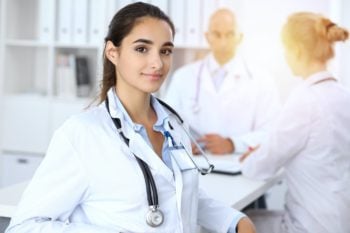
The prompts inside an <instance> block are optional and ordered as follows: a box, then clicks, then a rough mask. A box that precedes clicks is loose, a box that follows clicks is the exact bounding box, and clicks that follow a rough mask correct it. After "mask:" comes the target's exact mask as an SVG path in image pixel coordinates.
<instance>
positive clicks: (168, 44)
mask: <svg viewBox="0 0 350 233" xmlns="http://www.w3.org/2000/svg"><path fill="white" fill-rule="evenodd" d="M135 43H144V44H149V45H152V44H154V43H153V41H151V40H147V39H138V40H135V41H134V42H133V44H135ZM163 46H171V47H174V44H173V43H172V42H170V41H168V42H165V43H164V44H163Z"/></svg>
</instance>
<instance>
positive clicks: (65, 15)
mask: <svg viewBox="0 0 350 233" xmlns="http://www.w3.org/2000/svg"><path fill="white" fill-rule="evenodd" d="M73 2H74V1H71V0H60V1H58V20H57V21H58V32H57V41H58V42H60V43H71V41H72V13H73V12H72V9H73Z"/></svg>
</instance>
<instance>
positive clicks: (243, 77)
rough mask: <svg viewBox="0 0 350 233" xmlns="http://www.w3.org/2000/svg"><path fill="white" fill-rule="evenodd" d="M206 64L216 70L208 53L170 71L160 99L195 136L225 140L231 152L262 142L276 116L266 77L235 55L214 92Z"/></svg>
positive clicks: (275, 98)
mask: <svg viewBox="0 0 350 233" xmlns="http://www.w3.org/2000/svg"><path fill="white" fill-rule="evenodd" d="M210 64H214V65H216V66H218V64H217V63H216V61H215V60H214V57H213V55H212V54H210V55H208V56H207V57H205V58H204V59H203V60H200V61H197V62H195V63H193V64H189V65H186V66H184V67H182V68H180V69H178V70H177V71H175V73H174V75H173V76H172V77H171V80H170V84H169V87H168V89H167V91H166V93H165V100H166V101H167V102H168V103H169V104H171V105H172V106H173V107H174V108H175V109H176V110H177V111H178V112H179V113H180V114H181V115H182V116H183V117H184V118H185V119H186V120H187V122H188V123H189V125H190V126H191V127H193V128H194V129H195V130H196V131H198V132H199V133H200V134H207V133H217V134H220V135H221V136H224V137H229V138H231V139H232V141H233V142H234V143H235V149H236V150H235V152H238V153H242V152H245V151H246V150H247V148H248V147H249V146H256V145H257V144H260V143H261V142H262V140H263V139H264V138H265V135H266V132H267V130H268V129H269V128H270V127H271V123H272V122H273V119H274V117H275V116H276V115H277V111H278V109H279V98H278V95H277V92H276V89H275V88H274V85H273V84H272V81H271V79H270V78H269V77H267V75H266V74H264V73H263V72H260V71H259V69H257V68H256V67H255V66H254V67H253V66H252V65H251V64H247V63H246V62H245V61H244V60H243V58H242V56H240V55H237V56H236V57H235V58H234V59H233V60H231V61H230V62H228V63H227V64H225V67H226V69H227V72H228V73H227V75H226V77H225V79H224V81H223V83H222V85H221V87H220V89H218V90H216V88H215V85H214V83H213V80H212V77H211V76H212V75H211V73H212V71H211V70H210ZM212 66H213V65H212ZM198 80H199V81H198ZM198 90H199V91H198ZM198 93H199V94H198ZM197 95H198V98H196V96H197ZM196 99H197V100H198V101H197V100H196ZM196 102H197V103H196ZM197 108H198V112H196V109H197Z"/></svg>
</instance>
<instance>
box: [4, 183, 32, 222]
mask: <svg viewBox="0 0 350 233" xmlns="http://www.w3.org/2000/svg"><path fill="white" fill-rule="evenodd" d="M27 185H28V182H24V183H19V184H15V185H11V186H8V187H6V188H3V189H0V217H8V218H10V217H11V216H12V215H13V214H14V212H15V210H16V206H17V204H18V202H19V200H20V199H21V196H22V193H23V191H24V189H25V188H26V187H27Z"/></svg>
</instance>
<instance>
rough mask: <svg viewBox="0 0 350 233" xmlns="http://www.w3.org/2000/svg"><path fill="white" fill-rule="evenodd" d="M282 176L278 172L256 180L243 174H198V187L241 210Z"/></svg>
mask: <svg viewBox="0 0 350 233" xmlns="http://www.w3.org/2000/svg"><path fill="white" fill-rule="evenodd" d="M281 178H282V172H279V173H278V174H277V175H276V176H274V177H273V178H271V179H269V180H267V181H257V180H252V179H248V178H246V177H244V176H243V175H238V176H230V175H221V174H209V175H205V176H200V178H199V184H200V187H201V188H202V189H203V190H204V191H205V192H206V193H207V194H208V195H209V196H211V197H212V198H214V199H217V200H220V201H222V202H224V203H226V204H227V205H230V206H232V207H234V208H235V209H237V210H242V209H243V208H244V207H246V206H247V205H248V204H250V203H251V202H253V201H254V200H256V199H257V198H258V197H260V196H261V195H263V194H264V193H265V192H266V191H267V190H268V189H269V188H271V187H272V186H273V185H275V184H276V183H277V182H278V181H280V180H281Z"/></svg>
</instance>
